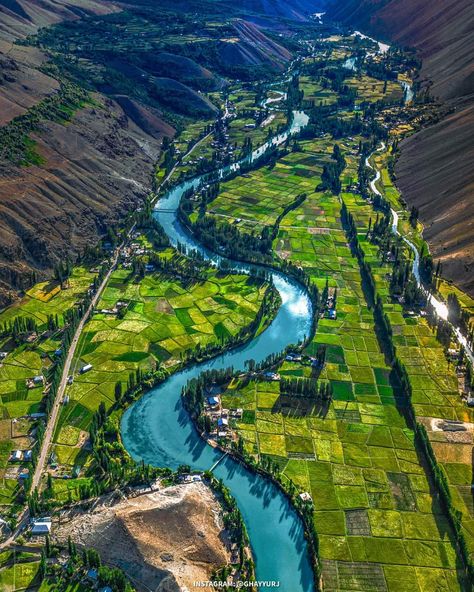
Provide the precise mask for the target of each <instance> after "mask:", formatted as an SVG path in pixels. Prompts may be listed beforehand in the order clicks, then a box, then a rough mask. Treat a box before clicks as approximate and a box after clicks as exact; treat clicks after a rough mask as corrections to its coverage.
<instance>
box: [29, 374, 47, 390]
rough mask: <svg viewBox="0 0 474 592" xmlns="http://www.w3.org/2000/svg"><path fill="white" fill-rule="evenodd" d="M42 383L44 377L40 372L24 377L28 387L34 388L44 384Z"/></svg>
mask: <svg viewBox="0 0 474 592" xmlns="http://www.w3.org/2000/svg"><path fill="white" fill-rule="evenodd" d="M44 384H45V378H44V376H43V375H42V374H38V375H37V376H32V377H31V378H27V379H26V387H27V388H29V389H32V388H36V387H37V386H44Z"/></svg>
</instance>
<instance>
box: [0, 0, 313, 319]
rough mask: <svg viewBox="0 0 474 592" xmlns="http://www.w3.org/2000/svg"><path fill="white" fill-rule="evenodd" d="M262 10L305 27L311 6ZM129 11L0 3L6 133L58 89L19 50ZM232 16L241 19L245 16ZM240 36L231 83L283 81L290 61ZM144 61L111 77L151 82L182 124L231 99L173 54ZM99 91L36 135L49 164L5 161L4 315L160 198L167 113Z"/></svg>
mask: <svg viewBox="0 0 474 592" xmlns="http://www.w3.org/2000/svg"><path fill="white" fill-rule="evenodd" d="M164 2H165V4H166V0H164ZM252 2H254V4H255V8H256V9H257V10H258V11H263V12H264V13H266V12H268V13H269V14H272V16H274V15H275V13H274V9H275V10H276V9H277V8H278V10H277V12H278V14H279V13H280V12H281V11H283V12H284V13H285V16H287V17H290V18H294V19H301V18H304V16H303V11H305V10H306V9H307V8H308V7H307V5H308V4H311V1H310V0H294V5H295V10H289V9H288V7H286V3H282V2H281V0H270V1H268V0H265V2H263V4H262V3H261V2H260V3H259V0H252ZM223 3H225V2H224V0H223ZM175 4H180V3H179V1H178V2H176V3H175V2H171V1H168V5H169V6H168V8H169V9H171V10H172V9H174V6H175ZM188 4H189V2H188V0H186V1H185V2H184V3H181V4H180V9H181V10H189V9H190V8H189V6H188ZM124 6H125V5H123V4H121V3H119V2H117V3H116V4H113V3H111V2H106V1H104V0H61V1H59V2H55V1H53V0H0V126H3V125H5V124H7V123H8V122H9V121H11V119H13V118H14V117H18V116H20V115H22V114H24V113H25V112H26V111H27V110H28V109H30V108H31V107H33V106H35V105H36V104H38V103H39V102H40V101H41V100H43V99H45V98H46V97H48V96H50V95H53V94H54V93H56V92H57V90H58V88H59V83H58V82H57V80H55V78H53V77H52V76H50V75H48V74H47V73H43V72H41V71H40V70H39V68H41V67H44V65H45V64H47V62H48V58H47V56H46V55H45V54H44V53H43V52H42V51H41V50H39V49H37V48H34V47H29V46H23V45H15V44H14V41H15V40H21V39H24V38H25V37H26V36H27V35H30V34H32V33H35V32H37V30H38V29H39V28H41V27H47V26H49V25H53V24H56V23H58V22H60V21H63V20H75V19H79V18H81V17H83V16H87V15H98V16H102V15H105V14H108V13H111V12H116V11H119V10H121V9H122V7H124ZM285 7H286V8H285ZM125 8H126V6H125ZM229 10H230V7H229ZM232 10H233V12H232V14H237V13H236V9H235V6H233V9H232ZM234 31H235V33H234V34H233V35H232V38H231V39H229V40H226V39H222V40H221V41H217V44H216V45H217V47H216V57H217V59H218V61H219V60H220V61H221V64H220V67H222V69H223V70H224V71H225V67H227V66H230V67H231V68H234V67H237V68H239V67H243V68H246V67H249V66H250V67H254V66H257V67H258V66H265V67H266V68H273V69H274V70H275V71H281V70H283V68H284V67H285V65H286V63H287V62H288V60H289V59H290V58H291V54H290V52H288V51H287V50H286V49H285V48H284V47H282V46H281V45H279V44H278V43H276V42H275V41H273V40H272V39H271V38H269V37H268V36H266V35H265V34H264V33H263V32H262V30H261V29H260V28H259V27H258V26H257V25H255V24H254V23H251V22H247V21H245V20H240V19H236V20H235V24H234ZM142 59H143V64H138V65H136V64H133V63H131V62H130V63H129V62H128V61H127V60H126V56H125V57H124V58H114V59H113V60H109V64H108V65H109V66H112V67H113V68H115V69H116V70H117V71H118V73H119V74H120V75H123V76H124V77H125V78H128V79H129V80H133V79H135V80H136V81H137V84H140V83H141V80H143V78H142V77H147V76H148V74H149V73H150V74H152V75H153V90H152V92H153V94H154V95H155V97H156V98H157V100H158V104H160V105H162V106H163V109H169V110H171V112H174V113H176V114H178V115H183V116H200V117H205V118H209V117H213V116H214V115H215V114H216V112H217V109H216V107H215V106H214V105H213V104H212V103H211V102H210V101H209V100H208V99H207V98H206V97H205V95H203V94H202V92H201V91H204V92H205V91H208V90H215V89H218V88H222V86H223V85H224V84H225V82H224V81H223V79H222V78H221V77H220V76H219V75H217V74H214V73H213V72H211V71H210V70H209V69H207V68H205V67H204V66H202V65H200V64H199V63H197V62H195V61H194V60H192V59H190V58H187V57H185V56H178V55H174V54H172V53H168V52H166V51H164V52H161V53H158V54H150V55H149V56H147V55H146V54H144V55H143V56H142ZM99 67H100V66H99ZM143 68H145V69H143ZM104 86H107V85H104ZM109 86H110V85H109ZM100 91H101V92H102V91H103V92H104V93H108V96H105V95H104V94H99V93H95V94H93V96H92V99H93V101H90V102H89V103H88V104H86V105H85V106H84V107H82V108H79V109H78V110H77V111H76V112H75V113H74V115H73V117H72V120H71V121H70V122H69V123H68V124H67V125H61V124H59V123H53V122H49V121H47V120H46V121H42V122H41V124H40V127H39V129H38V130H37V131H36V132H35V133H34V134H30V136H29V137H30V139H31V140H33V141H34V142H36V146H35V152H36V153H37V154H38V155H39V157H40V158H41V160H40V164H38V166H36V165H30V166H16V165H14V164H12V162H10V161H8V160H4V159H2V158H0V307H2V306H4V305H5V304H7V303H8V302H9V301H10V300H12V299H14V298H15V296H16V295H17V294H18V292H19V291H21V290H23V289H25V288H27V287H29V286H30V285H31V284H32V283H33V282H34V280H35V279H42V278H46V277H48V276H50V274H51V270H52V268H53V266H54V264H55V263H56V262H57V261H59V260H61V259H64V258H65V257H66V256H68V257H71V258H74V257H76V256H77V255H78V254H80V253H82V252H83V251H84V248H85V246H86V245H94V244H96V242H97V239H98V238H99V237H100V236H101V235H103V234H104V232H105V230H106V228H107V226H109V225H110V224H113V223H114V222H116V221H118V220H119V219H120V218H121V217H122V216H123V214H124V213H125V212H126V211H129V210H131V209H133V208H134V207H136V206H137V205H138V204H140V203H141V202H142V201H143V199H144V197H145V195H146V194H147V193H148V191H149V189H150V186H151V180H152V173H153V168H154V164H155V162H156V160H157V157H158V155H159V150H160V145H161V140H162V137H163V136H169V137H171V136H173V135H174V133H175V130H174V129H173V127H172V126H171V125H169V124H168V123H166V121H165V120H164V117H163V116H162V114H161V112H160V111H158V110H157V109H154V108H152V107H149V106H144V104H141V103H138V102H137V101H136V100H133V99H131V98H130V97H129V96H127V95H126V94H123V93H122V92H117V90H115V88H114V87H113V85H112V86H110V88H109V89H105V88H104V89H102V88H100ZM0 156H1V155H0Z"/></svg>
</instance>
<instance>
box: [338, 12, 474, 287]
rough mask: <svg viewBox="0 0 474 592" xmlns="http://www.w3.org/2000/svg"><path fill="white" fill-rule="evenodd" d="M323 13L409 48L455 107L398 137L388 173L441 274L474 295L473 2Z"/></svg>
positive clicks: (436, 92) (434, 89)
mask: <svg viewBox="0 0 474 592" xmlns="http://www.w3.org/2000/svg"><path fill="white" fill-rule="evenodd" d="M328 15H329V16H330V17H331V18H333V19H335V20H338V21H340V22H343V23H345V24H347V25H349V26H352V27H354V28H357V29H360V30H362V31H366V32H370V33H372V34H373V35H375V36H376V37H378V38H382V39H386V40H388V41H394V42H396V43H397V44H400V45H405V46H410V47H414V48H416V49H417V51H418V54H419V56H420V57H421V58H422V60H423V67H422V70H421V81H422V82H423V84H424V85H429V86H430V92H431V94H432V95H433V96H435V97H438V98H439V99H440V100H442V101H445V102H447V103H448V104H449V105H450V106H452V107H453V109H455V112H454V113H453V114H452V115H449V116H448V117H447V118H446V119H445V120H444V121H442V122H441V123H439V124H437V125H435V126H433V127H432V128H430V129H427V130H424V131H422V132H420V133H419V134H416V135H415V136H412V137H411V138H409V139H407V140H405V141H404V142H403V144H402V153H401V157H400V159H399V161H398V164H397V167H396V172H397V177H398V185H399V187H400V188H401V190H402V191H403V195H404V198H405V199H406V200H407V201H408V203H409V204H414V205H416V206H417V207H419V208H420V212H421V219H422V221H423V222H424V224H425V227H426V230H425V236H426V238H427V239H428V242H429V244H430V246H431V249H432V251H433V254H434V256H435V258H441V260H442V261H443V264H444V272H445V275H446V276H447V277H449V278H451V279H453V280H455V281H456V283H458V284H459V285H460V286H461V287H463V288H464V289H466V290H468V291H469V292H470V293H471V294H474V273H473V272H474V198H473V193H474V167H473V166H472V162H474V141H473V130H474V2H472V0H455V1H451V2H448V1H446V0H333V2H332V3H331V6H330V8H329V9H328Z"/></svg>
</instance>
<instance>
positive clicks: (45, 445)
mask: <svg viewBox="0 0 474 592" xmlns="http://www.w3.org/2000/svg"><path fill="white" fill-rule="evenodd" d="M133 230H134V227H133V228H132V229H131V230H130V232H129V234H128V236H130V235H131V233H132V231H133ZM123 245H124V243H122V244H121V245H120V246H119V247H117V249H116V250H115V253H114V256H113V259H112V264H111V265H110V268H109V270H108V271H107V273H106V275H105V277H104V279H103V280H102V282H101V284H100V286H99V288H98V289H97V291H96V293H95V294H94V296H93V298H92V301H91V303H90V304H89V307H88V308H87V310H86V312H85V313H84V315H83V317H82V319H81V320H80V322H79V325H78V326H77V329H76V332H75V333H74V337H73V338H72V341H71V345H70V347H69V351H68V353H67V357H66V360H65V362H64V368H63V373H62V376H61V382H60V383H59V386H58V390H57V391H56V396H55V398H54V403H53V407H52V409H51V413H50V415H49V418H48V423H47V425H46V431H45V433H44V437H43V442H42V444H41V450H40V454H39V456H38V460H37V463H36V467H35V472H34V473H33V478H32V480H31V489H32V491H34V489H35V488H36V487H38V486H39V484H40V481H41V475H42V474H43V470H44V467H45V464H46V459H47V456H48V452H49V447H50V445H51V439H52V437H53V434H54V430H55V428H56V421H57V419H58V415H59V411H60V409H61V405H62V401H63V397H64V393H65V391H66V386H67V379H68V376H69V374H70V372H71V364H72V361H73V359H74V354H75V353H76V348H77V344H78V343H79V339H80V337H81V333H82V330H83V328H84V325H85V324H86V322H87V319H88V318H89V315H90V314H91V312H92V310H93V308H94V307H95V305H96V304H97V302H98V301H99V298H100V297H101V295H102V292H103V291H104V288H105V286H106V285H107V282H108V281H109V279H110V276H111V274H112V272H113V270H114V269H115V267H116V266H117V261H118V257H119V253H120V250H121V249H122V247H123Z"/></svg>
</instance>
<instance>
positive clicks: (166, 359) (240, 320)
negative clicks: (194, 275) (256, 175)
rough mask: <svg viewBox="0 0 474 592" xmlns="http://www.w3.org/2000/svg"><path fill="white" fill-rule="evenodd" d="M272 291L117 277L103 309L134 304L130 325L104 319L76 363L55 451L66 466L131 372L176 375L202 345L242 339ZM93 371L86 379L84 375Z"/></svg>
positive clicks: (88, 331) (241, 282)
mask: <svg viewBox="0 0 474 592" xmlns="http://www.w3.org/2000/svg"><path fill="white" fill-rule="evenodd" d="M265 289H266V285H265V284H262V283H259V284H255V281H254V280H251V279H249V278H248V277H247V276H238V275H222V274H220V273H217V272H210V274H209V277H208V279H207V280H206V281H205V282H202V283H191V284H189V285H186V286H184V285H182V284H181V283H180V282H178V281H174V280H172V279H170V278H169V276H164V275H160V274H158V273H156V274H153V275H147V276H145V278H144V279H143V280H141V281H140V282H138V283H136V282H133V281H130V278H129V271H127V270H123V269H120V270H117V271H115V272H114V273H113V275H112V277H111V279H110V281H109V284H108V286H107V288H106V289H105V291H104V294H103V297H102V299H101V301H100V303H99V305H98V310H99V311H100V310H110V309H112V308H113V307H114V306H115V305H116V304H117V302H118V301H122V302H126V303H127V310H126V313H125V315H124V317H123V318H120V319H119V318H117V317H116V316H115V315H110V314H104V313H100V312H99V313H98V314H95V315H94V316H93V318H92V319H91V320H90V321H89V322H88V323H87V325H86V326H85V329H84V332H83V334H82V338H81V341H80V343H79V346H78V349H77V357H76V359H75V361H74V364H73V370H74V374H75V378H74V382H73V384H72V385H71V386H70V387H69V389H68V392H67V395H68V396H69V397H70V402H69V404H68V405H67V407H65V409H64V410H63V412H62V415H61V418H60V421H59V427H58V429H57V431H56V437H55V446H54V451H55V453H56V456H57V458H58V462H59V463H60V464H61V465H70V466H72V465H74V464H75V463H76V462H77V456H78V455H79V454H80V453H81V449H82V444H83V441H84V435H85V433H86V431H87V429H88V426H89V424H90V421H91V419H92V415H93V413H94V412H95V411H96V410H97V408H98V406H99V404H100V403H101V402H102V401H103V402H104V403H105V404H106V406H107V407H110V405H111V404H112V403H113V402H114V389H115V385H116V383H117V382H121V383H122V385H123V390H124V391H125V389H126V385H127V381H128V378H129V375H130V373H135V371H136V370H137V369H138V368H140V369H141V370H144V371H147V370H151V369H155V368H156V367H157V366H158V365H163V366H165V367H167V368H169V369H170V370H171V369H172V368H173V367H175V366H176V365H177V364H178V363H179V362H180V360H181V359H182V357H183V355H185V353H186V352H190V351H192V350H194V349H195V348H196V346H202V347H204V346H206V345H208V344H211V343H216V342H217V343H219V342H220V341H221V340H222V339H223V338H226V337H229V336H234V335H236V334H237V333H238V332H239V330H240V329H242V328H243V327H245V326H247V325H248V324H249V323H250V322H251V321H252V320H253V319H254V317H255V314H256V313H257V311H258V309H259V307H260V303H261V299H262V297H263V294H264V292H265ZM85 364H92V369H91V370H90V371H89V372H87V373H84V374H81V373H80V369H81V368H82V367H83V366H84V365H85Z"/></svg>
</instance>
